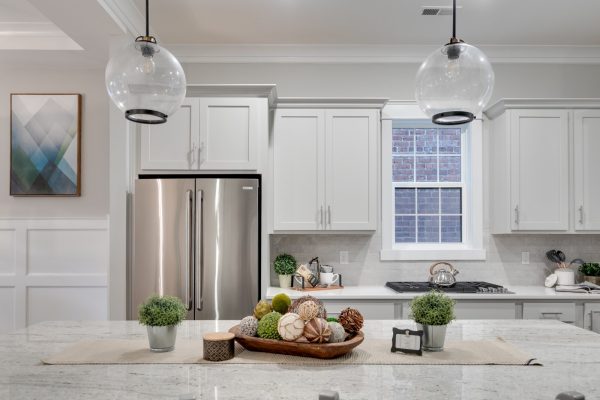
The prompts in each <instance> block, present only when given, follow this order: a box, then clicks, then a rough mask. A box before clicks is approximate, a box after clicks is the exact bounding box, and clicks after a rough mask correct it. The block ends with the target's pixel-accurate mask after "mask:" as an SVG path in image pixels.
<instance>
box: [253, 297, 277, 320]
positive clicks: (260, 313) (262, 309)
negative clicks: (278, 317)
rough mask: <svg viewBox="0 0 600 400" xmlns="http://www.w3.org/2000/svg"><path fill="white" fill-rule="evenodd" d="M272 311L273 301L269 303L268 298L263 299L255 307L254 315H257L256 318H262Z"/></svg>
mask: <svg viewBox="0 0 600 400" xmlns="http://www.w3.org/2000/svg"><path fill="white" fill-rule="evenodd" d="M271 311H273V308H272V307H271V303H269V302H268V301H266V300H261V301H259V302H258V304H256V306H255V307H254V316H255V317H256V319H261V318H262V317H264V316H265V315H267V314H268V313H270V312H271Z"/></svg>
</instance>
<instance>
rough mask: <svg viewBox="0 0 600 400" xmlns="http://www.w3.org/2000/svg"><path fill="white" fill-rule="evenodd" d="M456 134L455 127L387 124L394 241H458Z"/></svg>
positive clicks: (458, 134)
mask: <svg viewBox="0 0 600 400" xmlns="http://www.w3.org/2000/svg"><path fill="white" fill-rule="evenodd" d="M461 134H462V130H461V129H460V128H395V129H393V130H392V156H393V157H392V177H393V180H394V186H395V230H394V231H395V242H396V243H460V242H462V240H463V238H462V224H463V212H462V196H463V193H462V190H463V187H462V170H461V168H462V167H461V165H462V160H461V157H462V154H461V151H462V142H461V141H462V136H461ZM435 183H444V185H440V186H439V187H435V186H436V185H435ZM447 183H456V187H453V186H454V185H451V184H450V185H448V184H447ZM423 184H426V185H427V187H423ZM432 186H434V187H432Z"/></svg>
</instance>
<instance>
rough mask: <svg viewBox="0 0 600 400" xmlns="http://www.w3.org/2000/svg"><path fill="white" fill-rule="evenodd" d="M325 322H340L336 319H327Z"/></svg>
mask: <svg viewBox="0 0 600 400" xmlns="http://www.w3.org/2000/svg"><path fill="white" fill-rule="evenodd" d="M327 322H340V321H339V320H338V319H337V318H336V317H327Z"/></svg>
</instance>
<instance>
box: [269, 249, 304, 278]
mask: <svg viewBox="0 0 600 400" xmlns="http://www.w3.org/2000/svg"><path fill="white" fill-rule="evenodd" d="M297 265H298V263H297V262H296V259H295V258H294V256H291V255H289V254H286V253H283V254H280V255H278V256H277V257H275V261H273V269H274V270H275V273H276V274H277V275H291V274H293V273H294V272H296V266H297Z"/></svg>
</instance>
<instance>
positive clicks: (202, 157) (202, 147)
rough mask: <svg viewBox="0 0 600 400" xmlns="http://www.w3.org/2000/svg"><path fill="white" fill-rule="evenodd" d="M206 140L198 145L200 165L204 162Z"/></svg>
mask: <svg viewBox="0 0 600 400" xmlns="http://www.w3.org/2000/svg"><path fill="white" fill-rule="evenodd" d="M204 154H205V151H204V142H200V147H198V166H200V165H202V164H203V163H204V157H205V156H204Z"/></svg>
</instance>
